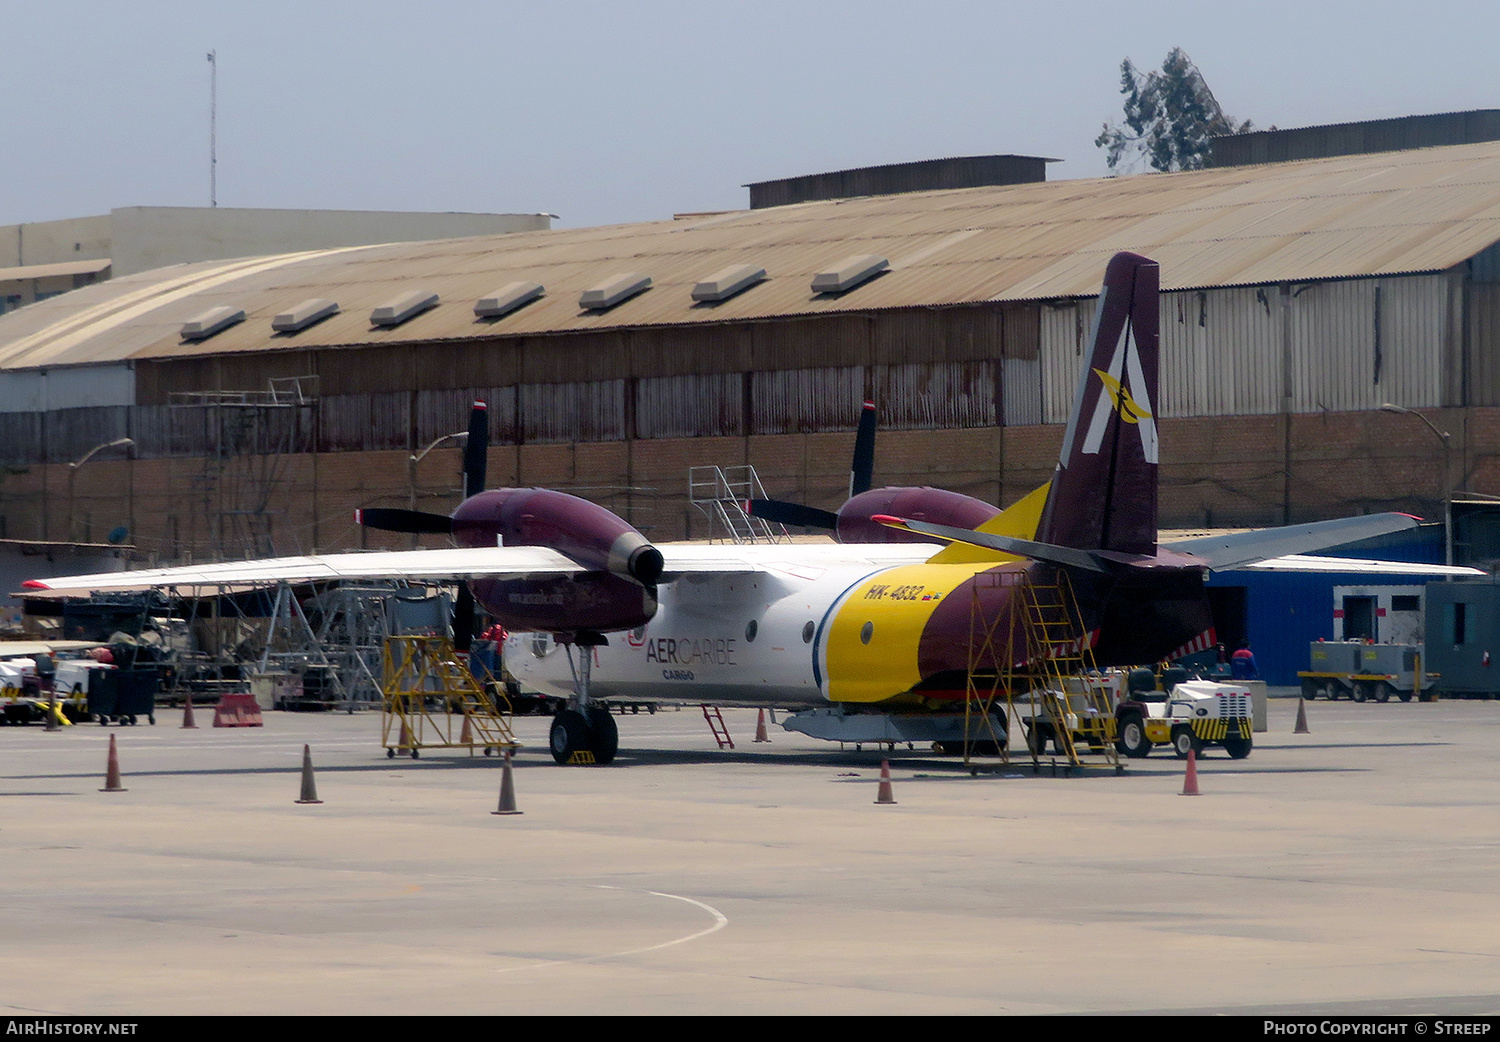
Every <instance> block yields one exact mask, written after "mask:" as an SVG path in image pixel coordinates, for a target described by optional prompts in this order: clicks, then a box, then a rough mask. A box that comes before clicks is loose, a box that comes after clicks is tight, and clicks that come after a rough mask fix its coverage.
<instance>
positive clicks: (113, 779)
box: [99, 735, 130, 792]
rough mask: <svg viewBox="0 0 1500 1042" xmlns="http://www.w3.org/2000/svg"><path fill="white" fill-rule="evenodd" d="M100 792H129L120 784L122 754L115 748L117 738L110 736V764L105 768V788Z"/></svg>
mask: <svg viewBox="0 0 1500 1042" xmlns="http://www.w3.org/2000/svg"><path fill="white" fill-rule="evenodd" d="M99 791H100V792H129V791H130V790H129V789H127V788H125V786H123V785H121V784H120V753H119V750H117V749H116V748H115V736H114V735H110V736H109V762H108V763H107V764H106V765H105V768H104V788H102V789H100V790H99Z"/></svg>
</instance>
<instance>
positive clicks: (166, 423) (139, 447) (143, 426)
mask: <svg viewBox="0 0 1500 1042" xmlns="http://www.w3.org/2000/svg"><path fill="white" fill-rule="evenodd" d="M130 436H131V437H132V438H134V439H135V450H134V451H135V458H136V459H166V458H167V457H168V456H171V455H172V451H173V438H172V407H171V406H170V405H137V406H135V407H134V408H132V409H131V410H130Z"/></svg>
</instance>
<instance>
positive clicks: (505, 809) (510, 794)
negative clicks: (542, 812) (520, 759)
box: [490, 749, 524, 814]
mask: <svg viewBox="0 0 1500 1042" xmlns="http://www.w3.org/2000/svg"><path fill="white" fill-rule="evenodd" d="M490 813H491V814H521V813H524V812H523V811H519V810H516V783H515V781H514V780H513V779H512V778H511V775H510V750H509V749H507V750H505V764H504V766H503V767H502V768H501V770H500V807H499V809H497V810H492V811H490Z"/></svg>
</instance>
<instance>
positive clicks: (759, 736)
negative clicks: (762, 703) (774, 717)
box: [755, 709, 771, 742]
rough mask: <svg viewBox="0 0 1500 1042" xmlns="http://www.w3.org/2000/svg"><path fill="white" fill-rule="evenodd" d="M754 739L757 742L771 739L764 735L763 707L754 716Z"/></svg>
mask: <svg viewBox="0 0 1500 1042" xmlns="http://www.w3.org/2000/svg"><path fill="white" fill-rule="evenodd" d="M755 740H756V741H757V742H769V741H770V740H771V739H770V738H768V737H767V736H766V711H765V710H764V709H762V710H761V711H760V714H759V715H758V716H756V718H755Z"/></svg>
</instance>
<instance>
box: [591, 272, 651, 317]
mask: <svg viewBox="0 0 1500 1042" xmlns="http://www.w3.org/2000/svg"><path fill="white" fill-rule="evenodd" d="M650 288H651V276H650V275H642V274H640V273H639V272H626V273H624V274H621V275H611V276H610V277H609V278H608V279H606V280H605V281H603V282H601V283H599V284H598V285H597V286H591V287H590V288H588V289H586V290H584V291H583V295H582V296H581V297H579V298H578V306H579V307H581V308H583V309H584V310H585V311H604V310H607V309H608V308H612V307H614V306H615V305H616V304H618V303H620V302H621V301H622V300H629V299H630V298H631V297H633V296H635V295H636V294H637V293H644V292H646V290H648V289H650Z"/></svg>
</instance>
